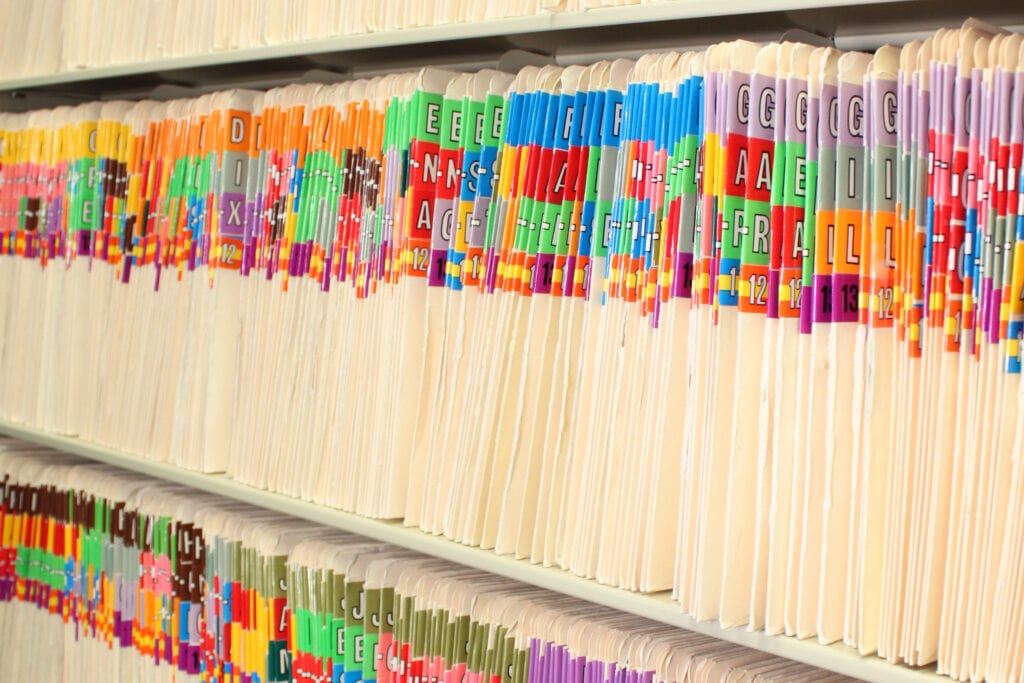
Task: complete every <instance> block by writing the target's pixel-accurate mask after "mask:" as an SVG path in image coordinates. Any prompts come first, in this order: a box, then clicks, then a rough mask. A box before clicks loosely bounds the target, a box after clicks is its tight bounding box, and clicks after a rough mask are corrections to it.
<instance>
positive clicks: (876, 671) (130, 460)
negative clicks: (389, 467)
mask: <svg viewBox="0 0 1024 683" xmlns="http://www.w3.org/2000/svg"><path fill="white" fill-rule="evenodd" d="M0 434H6V435H7V436H12V437H15V438H18V439H22V440H24V441H30V442H32V443H36V444H40V445H43V446H47V447H49V448H54V449H57V450H60V451H63V452H66V453H73V454H75V455H80V456H83V457H85V458H88V459H90V460H94V461H97V462H103V463H107V464H110V465H115V466H117V467H121V468H124V469H127V470H132V471H134V472H139V473H142V474H146V475H149V476H152V477H157V478H160V479H164V480H167V481H171V482H175V483H178V484H184V485H185V486H190V487H192V488H195V489H199V490H201V491H207V492H209V493H215V494H217V495H221V496H225V497H227V498H233V499H235V500H240V501H244V502H247V503H251V504H253V505H257V506H260V507H264V508H267V509H270V510H275V511H277V512H281V513H283V514H287V515H292V516H295V517H301V518H302V519H308V520H310V521H314V522H317V523H320V524H325V525H328V526H332V527H336V528H338V529H342V530H344V531H349V532H352V533H355V534H360V535H363V536H367V537H370V538H375V539H379V540H381V541H385V542H387V543H392V544H394V545H397V546H401V547H403V548H408V549H410V550H415V551H417V552H421V553H424V554H427V555H432V556H435V557H440V558H443V559H446V560H449V561H451V562H457V563H459V564H463V565H466V566H469V567H474V568H476V569H480V570H483V571H487V572H491V573H492V574H500V575H501V576H506V577H509V578H512V579H516V580H517V581H522V582H524V583H528V584H531V585H534V586H538V587H540V588H545V589H547V590H550V591H554V592H557V593H563V594H566V595H571V596H573V597H576V598H579V599H581V600H587V601H589V602H593V603H597V604H600V605H604V606H606V607H610V608H612V609H616V610H619V611H622V612H628V613H630V614H636V615H639V616H642V617H646V618H648V619H653V620H655V621H659V622H662V623H665V624H670V625H672V626H677V627H679V628H683V629H687V630H689V631H696V632H698V633H703V634H705V635H708V636H712V637H714V638H718V639H720V640H724V641H728V642H730V643H736V644H738V645H743V646H745V647H750V648H754V649H756V650H761V651H762V652H769V653H771V654H774V655H778V656H780V657H785V658H787V659H792V660H794V661H798V662H803V663H805V664H810V665H813V666H817V667H820V668H822V669H828V670H830V671H835V672H837V673H840V674H843V675H846V676H852V677H854V678H859V679H862V680H865V681H877V682H879V683H925V682H926V681H933V682H937V681H946V682H947V683H948V681H950V679H949V678H946V677H945V676H940V675H938V674H937V673H935V671H934V670H933V669H929V668H909V667H905V666H900V665H896V664H890V663H889V662H887V661H885V660H884V659H881V658H879V657H876V656H862V655H860V654H859V653H857V652H856V651H855V650H853V649H852V648H850V647H847V646H845V645H843V644H840V643H836V644H832V645H822V644H820V643H819V642H817V641H816V640H813V639H806V640H800V639H798V638H794V637H790V636H772V635H767V634H765V633H763V632H759V631H758V632H752V631H748V630H746V629H744V628H722V627H720V626H719V625H718V624H717V623H716V622H713V621H703V622H701V621H696V620H694V619H693V618H692V617H690V616H688V615H686V614H684V613H683V612H681V611H680V609H679V605H678V603H676V602H674V601H673V600H672V599H671V596H670V595H669V594H668V592H664V593H654V594H643V593H635V592H632V591H627V590H622V589H620V588H613V587H611V586H605V585H601V584H599V583H597V582H596V581H593V580H590V579H585V578H581V577H579V576H575V575H573V574H570V573H569V572H567V571H565V570H562V569H558V568H555V567H544V566H541V565H536V564H531V563H530V562H529V561H527V560H517V559H515V558H514V557H511V556H508V555H497V554H495V553H494V552H491V551H490V550H484V549H482V548H476V547H472V546H465V545H461V544H459V543H455V542H453V541H449V540H448V539H445V538H443V537H441V536H432V535H430V534H428V533H426V532H423V531H420V530H419V529H416V528H411V527H406V526H403V525H402V524H401V523H400V522H395V521H384V520H377V519H368V518H366V517H360V516H358V515H354V514H351V513H348V512H342V511H341V510H336V509H333V508H328V507H324V506H322V505H316V504H314V503H309V502H306V501H303V500H298V499H296V498H290V497H288V496H283V495H280V494H276V493H270V492H268V491H264V490H261V489H255V488H252V487H250V486H246V485H245V484H241V483H239V482H237V481H233V480H231V479H228V478H227V477H225V476H224V475H221V474H203V473H201V472H193V471H190V470H184V469H181V468H179V467H175V466H174V465H168V464H165V463H159V462H151V461H148V460H144V459H142V458H139V457H137V456H134V455H129V454H127V453H123V452H119V451H115V450H111V449H108V448H104V447H102V446H97V445H95V444H91V443H88V442H85V441H80V440H79V439H75V438H69V437H63V436H56V435H54V434H48V433H46V432H42V431H39V430H36V429H31V428H28V427H22V426H18V425H14V424H9V423H2V422H0Z"/></svg>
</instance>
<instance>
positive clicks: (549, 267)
mask: <svg viewBox="0 0 1024 683" xmlns="http://www.w3.org/2000/svg"><path fill="white" fill-rule="evenodd" d="M554 274H555V255H554V254H537V262H536V264H535V265H534V267H533V281H532V282H531V283H530V289H531V290H532V291H533V293H534V294H550V293H551V283H552V280H553V279H554Z"/></svg>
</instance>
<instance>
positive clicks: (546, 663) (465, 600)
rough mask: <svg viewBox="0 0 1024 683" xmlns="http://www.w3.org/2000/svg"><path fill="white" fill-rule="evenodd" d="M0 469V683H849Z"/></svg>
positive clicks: (161, 498) (452, 574) (635, 622)
mask: <svg viewBox="0 0 1024 683" xmlns="http://www.w3.org/2000/svg"><path fill="white" fill-rule="evenodd" d="M0 472H2V475H3V480H2V481H3V488H2V493H3V506H2V507H0V532H2V544H0V553H2V558H3V561H2V562H0V634H3V635H4V657H3V658H2V660H0V672H3V674H4V675H5V677H10V678H12V679H20V678H31V679H32V680H44V681H51V680H61V681H78V680H81V681H94V680H97V679H104V680H118V681H130V680H144V681H145V680H152V681H164V680H166V681H172V680H186V681H190V680H202V681H240V682H242V683H247V682H252V683H260V682H264V683H267V682H272V681H294V682H295V683H313V682H314V681H333V682H334V683H353V682H355V681H367V682H369V681H380V682H381V683H405V682H408V683H416V682H417V681H446V682H449V681H451V682H458V681H469V682H472V681H477V682H480V683H527V682H535V681H538V682H541V681H551V682H556V681H566V682H569V681H572V682H575V683H654V682H661V681H666V682H668V681H673V682H674V681H707V682H709V683H710V682H712V681H714V682H716V683H717V682H718V681H723V682H724V681H736V682H740V681H750V682H754V681H757V682H758V683H762V682H763V683H768V682H769V681H787V680H800V681H820V682H822V683H825V682H826V681H827V682H836V681H844V680H848V679H846V678H845V677H843V676H840V675H837V674H834V673H830V672H828V671H822V670H820V669H815V668H813V667H810V666H807V665H804V664H800V663H797V662H792V661H787V660H785V659H781V658H779V657H775V656H773V655H769V654H765V653H763V652H756V651H752V650H748V649H746V648H743V647H739V646H736V645H732V644H729V643H724V642H721V641H716V640H715V639H713V638H709V637H707V636H702V635H699V634H694V633H689V632H685V631H680V630H677V629H674V628H671V627H668V626H665V625H663V624H657V623H655V622H651V621H649V620H646V619H642V618H640V617H635V616H631V615H626V614H622V613H618V612H615V611H613V610H609V609H607V608H604V607H600V606H597V605H592V604H589V603H585V602H582V601H580V600H576V599H573V598H568V597H565V596H560V595H557V594H554V593H550V592H547V591H544V590H541V589H537V588H533V587H531V586H526V585H523V584H519V583H517V582H515V581H512V580H510V579H505V578H502V577H499V576H494V575H489V574H486V573H482V572H479V571H477V570H473V569H470V568H467V567H463V566H460V565H455V564H452V563H450V562H447V561H445V560H441V559H437V558H431V557H427V556H423V555H417V554H416V553H413V552H411V551H408V550H405V549H402V548H397V547H395V546H389V545H387V544H384V543H380V542H378V541H373V540H370V539H366V538H361V537H358V536H353V535H350V534H345V533H342V532H339V531H337V530H334V529H330V528H326V527H321V526H318V525H316V524H313V523H310V522H304V521H301V520H297V519H294V518H288V517H284V516H281V515H279V514H277V513H273V512H268V511H266V510H260V509H257V508H253V507H250V506H247V505H245V504H242V503H237V502H233V501H229V500H226V499H223V498H218V497H215V496H211V495H204V494H201V493H197V492H194V491H187V490H183V489H182V488H181V487H179V486H175V485H171V484H167V483H165V482H160V481H157V480H154V479H150V478H147V477H144V476H141V475H136V474H131V473H127V472H124V471H122V470H118V469H116V468H112V467H110V466H106V465H96V464H85V463H84V461H82V460H78V459H75V458H70V457H68V456H66V455H63V454H58V453H55V452H52V451H46V450H45V449H40V448H37V447H33V446H30V445H27V444H23V443H19V442H13V441H10V440H3V441H0ZM41 643H46V644H47V646H48V647H49V648H50V651H48V652H41V651H39V646H40V644H41Z"/></svg>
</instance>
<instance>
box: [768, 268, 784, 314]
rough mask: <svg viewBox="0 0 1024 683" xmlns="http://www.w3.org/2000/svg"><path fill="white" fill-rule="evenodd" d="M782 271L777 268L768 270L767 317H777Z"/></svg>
mask: <svg viewBox="0 0 1024 683" xmlns="http://www.w3.org/2000/svg"><path fill="white" fill-rule="evenodd" d="M781 282H782V273H781V272H779V271H777V270H769V271H768V317H769V318H778V317H779V285H780V283H781Z"/></svg>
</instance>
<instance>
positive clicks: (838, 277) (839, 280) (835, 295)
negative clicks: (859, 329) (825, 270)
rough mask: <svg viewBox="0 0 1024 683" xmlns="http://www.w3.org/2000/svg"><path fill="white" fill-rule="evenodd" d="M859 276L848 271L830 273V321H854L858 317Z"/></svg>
mask: <svg viewBox="0 0 1024 683" xmlns="http://www.w3.org/2000/svg"><path fill="white" fill-rule="evenodd" d="M859 300H860V276H859V275H851V274H848V273H833V275H832V322H834V323H855V322H857V319H858V310H859Z"/></svg>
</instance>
